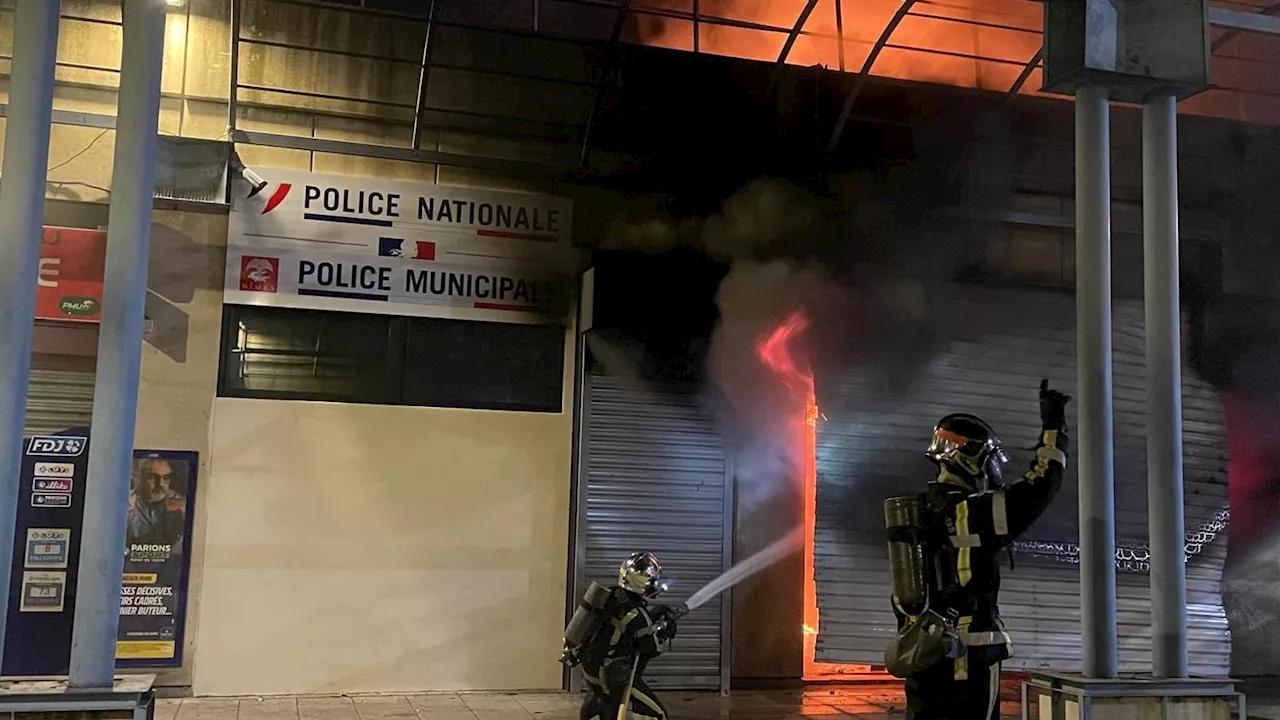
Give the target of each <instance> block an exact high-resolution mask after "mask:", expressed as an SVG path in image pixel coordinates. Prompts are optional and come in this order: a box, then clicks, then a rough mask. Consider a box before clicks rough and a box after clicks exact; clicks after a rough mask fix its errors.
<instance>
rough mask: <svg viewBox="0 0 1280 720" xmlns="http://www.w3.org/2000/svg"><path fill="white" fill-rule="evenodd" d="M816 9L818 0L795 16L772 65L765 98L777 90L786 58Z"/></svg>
mask: <svg viewBox="0 0 1280 720" xmlns="http://www.w3.org/2000/svg"><path fill="white" fill-rule="evenodd" d="M816 7H818V0H809V2H807V3H805V6H804V9H803V10H801V11H800V14H799V15H798V16H796V23H795V25H792V26H791V32H789V33H787V41H786V42H785V43H783V44H782V52H780V53H778V60H777V62H775V63H774V64H773V75H772V76H771V77H770V78H769V92H768V94H767V95H766V97H768V98H770V99H772V98H773V91H774V90H776V89H777V87H778V81H779V80H780V79H781V78H782V69H783V68H784V67H785V66H786V64H787V56H788V55H790V54H791V48H793V47H795V45H796V40H797V39H799V37H800V33H801V32H804V25H805V23H807V22H809V16H810V15H812V14H813V9H814V8H816Z"/></svg>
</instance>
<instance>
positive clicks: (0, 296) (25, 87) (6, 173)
mask: <svg viewBox="0 0 1280 720" xmlns="http://www.w3.org/2000/svg"><path fill="white" fill-rule="evenodd" d="M61 9H62V3H61V2H60V1H58V0H22V1H21V2H19V3H18V7H17V10H16V17H15V18H14V40H13V61H12V63H13V65H12V71H11V72H10V79H9V112H8V119H9V122H8V125H7V127H6V132H5V138H4V166H3V169H2V171H0V172H3V178H4V182H3V183H0V239H3V242H0V589H3V590H4V592H5V597H8V592H9V582H10V579H11V578H10V567H11V566H12V564H13V542H12V539H13V533H14V525H15V523H16V522H17V512H18V474H19V473H20V472H21V470H22V425H23V418H24V416H25V415H26V409H27V383H28V381H29V379H30V375H31V328H32V324H33V322H34V318H35V307H36V278H37V275H38V273H39V263H40V242H41V235H42V232H43V231H42V226H43V225H44V186H45V180H46V179H47V178H48V173H47V172H46V168H47V167H48V163H49V128H50V123H51V121H52V117H53V71H54V60H55V57H56V55H57V51H58V15H59V13H60V11H61ZM6 614H7V613H0V654H3V650H4V633H5V620H6V617H5V616H6Z"/></svg>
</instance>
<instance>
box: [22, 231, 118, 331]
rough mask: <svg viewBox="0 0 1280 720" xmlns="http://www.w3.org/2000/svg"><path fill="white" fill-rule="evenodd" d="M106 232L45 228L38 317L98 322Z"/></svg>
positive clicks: (38, 318) (42, 242)
mask: <svg viewBox="0 0 1280 720" xmlns="http://www.w3.org/2000/svg"><path fill="white" fill-rule="evenodd" d="M106 258H107V233H106V232H104V231H100V230H83V229H79V228H60V227H46V228H45V229H44V238H43V239H42V241H41V243H40V275H39V278H38V281H37V285H36V319H37V320H63V321H70V322H98V320H99V318H100V317H101V312H102V275H103V269H104V267H105V265H106Z"/></svg>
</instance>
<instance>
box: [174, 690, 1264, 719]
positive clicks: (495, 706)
mask: <svg viewBox="0 0 1280 720" xmlns="http://www.w3.org/2000/svg"><path fill="white" fill-rule="evenodd" d="M662 699H663V702H665V703H666V705H667V710H668V711H669V712H670V714H671V718H672V720H794V719H796V718H811V717H821V718H827V719H828V720H838V718H848V717H857V718H862V720H890V719H891V718H892V719H894V720H901V718H903V712H902V696H901V693H900V691H898V690H897V689H896V688H893V687H892V686H842V687H835V686H813V687H809V688H806V689H804V690H771V691H741V692H735V693H734V694H733V695H732V697H730V698H721V697H719V696H717V695H712V694H706V693H700V694H694V693H676V692H669V693H664V694H663V695H662ZM158 703H159V705H158V707H157V711H156V720H423V719H426V720H577V717H578V698H577V697H576V696H573V695H569V694H566V693H441V694H430V695H368V696H353V697H346V696H343V697H283V698H239V699H237V698H197V699H185V700H176V699H175V700H160V701H158ZM1001 710H1002V711H1003V715H1004V717H1006V718H1017V717H1019V709H1018V703H1017V701H1016V700H1015V698H1014V697H1012V695H1011V693H1010V692H1009V689H1008V688H1006V694H1005V697H1004V702H1003V703H1002V707H1001ZM1249 715H1250V718H1258V719H1264V718H1265V719H1266V720H1273V719H1274V720H1280V705H1270V706H1267V707H1264V706H1262V705H1261V704H1255V705H1254V706H1252V707H1251V709H1250V712H1249ZM610 720H611V719H610Z"/></svg>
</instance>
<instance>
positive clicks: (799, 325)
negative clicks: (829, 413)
mask: <svg viewBox="0 0 1280 720" xmlns="http://www.w3.org/2000/svg"><path fill="white" fill-rule="evenodd" d="M808 327H809V318H808V317H807V316H806V315H805V314H804V311H803V310H796V311H794V312H792V313H791V314H790V315H788V316H786V318H785V319H783V320H782V322H781V323H779V324H778V326H777V327H775V328H774V329H773V330H771V331H770V332H769V333H768V334H767V335H765V336H764V337H763V338H761V339H760V341H759V342H758V343H757V344H756V357H758V358H759V359H760V362H761V363H763V364H764V365H765V367H767V368H769V369H770V370H771V371H773V373H774V374H775V375H777V376H778V379H779V380H781V381H782V383H783V384H784V385H786V386H787V387H788V388H789V389H791V391H792V397H793V398H794V401H795V406H794V408H793V409H792V410H790V411H789V412H787V413H786V414H787V415H788V416H790V417H794V418H795V421H794V423H792V428H793V429H792V432H793V433H794V438H793V439H792V442H794V443H796V445H797V446H798V447H799V448H800V453H799V456H800V458H801V468H802V472H803V482H804V624H803V626H802V627H801V632H803V633H804V679H805V680H818V679H823V678H830V677H832V676H835V675H848V674H849V673H855V672H856V673H866V672H869V671H870V670H871V668H869V667H867V666H866V665H842V664H836V663H819V662H817V661H816V660H815V659H814V658H815V651H816V649H817V643H818V627H819V617H818V599H817V587H816V585H815V584H814V562H815V557H814V521H815V518H816V514H817V489H818V473H817V461H818V459H817V444H818V416H819V415H818V403H817V399H816V396H815V395H814V387H813V371H812V369H810V368H809V367H808V363H807V362H803V361H801V362H798V361H797V358H796V348H794V347H793V346H792V345H793V341H795V340H796V339H797V338H798V337H799V336H801V335H803V334H804V331H805V330H806V329H807V328H808ZM886 592H887V591H886Z"/></svg>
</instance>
